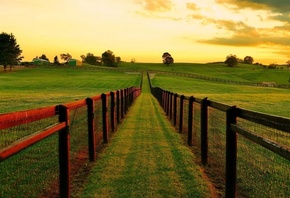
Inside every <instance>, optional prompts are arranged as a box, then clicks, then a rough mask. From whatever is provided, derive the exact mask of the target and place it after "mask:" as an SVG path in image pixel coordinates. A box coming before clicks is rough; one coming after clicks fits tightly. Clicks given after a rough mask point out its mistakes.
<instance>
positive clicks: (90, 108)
mask: <svg viewBox="0 0 290 198" xmlns="http://www.w3.org/2000/svg"><path fill="white" fill-rule="evenodd" d="M86 102H87V113H88V145H89V160H90V161H91V162H93V161H95V160H96V153H95V151H96V148H95V145H96V138H95V122H94V112H95V110H94V100H93V99H91V98H87V99H86Z"/></svg>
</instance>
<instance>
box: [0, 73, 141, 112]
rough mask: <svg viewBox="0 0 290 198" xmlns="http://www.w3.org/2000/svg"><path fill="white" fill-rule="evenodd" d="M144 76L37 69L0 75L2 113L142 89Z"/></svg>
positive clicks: (0, 107) (0, 106)
mask: <svg viewBox="0 0 290 198" xmlns="http://www.w3.org/2000/svg"><path fill="white" fill-rule="evenodd" d="M140 79H141V78H140V75H138V74H136V75H132V74H127V73H125V72H118V71H110V70H107V71H106V70H80V69H55V68H35V69H27V70H19V71H16V72H7V73H1V74H0V84H1V86H0V92H1V100H0V113H4V112H11V111H16V110H25V109H29V108H39V107H44V106H50V105H57V104H62V103H66V102H71V101H75V100H79V99H85V98H87V97H91V96H95V95H98V94H101V93H105V92H109V91H114V90H117V89H123V88H127V87H130V86H139V84H140Z"/></svg>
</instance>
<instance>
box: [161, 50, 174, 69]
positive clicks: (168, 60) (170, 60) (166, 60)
mask: <svg viewBox="0 0 290 198" xmlns="http://www.w3.org/2000/svg"><path fill="white" fill-rule="evenodd" d="M162 62H163V64H166V65H167V66H168V65H169V64H173V62H174V59H173V58H172V56H171V55H170V54H169V53H168V52H164V53H163V55H162Z"/></svg>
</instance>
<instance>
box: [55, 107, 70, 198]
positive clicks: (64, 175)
mask: <svg viewBox="0 0 290 198" xmlns="http://www.w3.org/2000/svg"><path fill="white" fill-rule="evenodd" d="M58 110H59V122H65V123H66V127H65V128H64V129H62V130H60V131H59V143H58V145H59V194H60V197H67V198H68V197H70V163H69V151H70V141H69V109H68V108H67V107H66V106H63V105H59V106H58Z"/></svg>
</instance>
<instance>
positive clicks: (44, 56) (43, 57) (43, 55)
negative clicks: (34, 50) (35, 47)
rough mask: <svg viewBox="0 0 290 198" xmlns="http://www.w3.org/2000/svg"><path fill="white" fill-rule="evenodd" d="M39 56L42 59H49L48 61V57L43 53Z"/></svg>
mask: <svg viewBox="0 0 290 198" xmlns="http://www.w3.org/2000/svg"><path fill="white" fill-rule="evenodd" d="M39 58H40V59H43V60H47V61H49V59H48V58H47V57H46V55H45V54H42V55H41V56H40V57H39Z"/></svg>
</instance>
